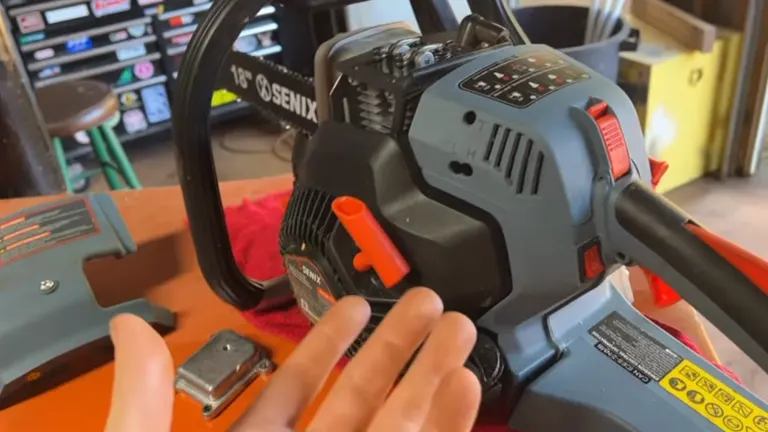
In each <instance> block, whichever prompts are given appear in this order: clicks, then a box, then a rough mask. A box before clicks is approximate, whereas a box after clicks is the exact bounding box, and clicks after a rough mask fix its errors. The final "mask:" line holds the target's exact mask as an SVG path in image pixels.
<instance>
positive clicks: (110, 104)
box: [35, 80, 120, 137]
mask: <svg viewBox="0 0 768 432" xmlns="http://www.w3.org/2000/svg"><path fill="white" fill-rule="evenodd" d="M35 95H36V97H37V103H38V105H39V106H40V111H42V114H43V119H44V120H45V125H46V127H47V128H48V133H49V134H50V135H51V136H54V137H65V136H71V135H74V134H75V133H77V132H79V131H82V130H88V129H92V128H94V127H97V126H99V125H101V124H103V123H104V122H106V121H107V120H109V119H110V118H111V117H112V116H113V115H115V113H116V112H117V110H118V109H119V108H120V103H119V102H118V100H117V97H116V96H115V95H114V93H112V89H111V88H110V86H109V85H107V84H105V83H102V82H98V81H89V80H83V81H69V82H62V83H58V84H52V85H49V86H45V87H43V88H40V89H38V90H37V91H36V92H35Z"/></svg>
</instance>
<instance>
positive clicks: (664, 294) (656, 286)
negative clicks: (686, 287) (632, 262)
mask: <svg viewBox="0 0 768 432" xmlns="http://www.w3.org/2000/svg"><path fill="white" fill-rule="evenodd" d="M641 269H642V270H643V273H644V274H645V278H646V279H648V285H649V286H650V288H651V293H652V294H653V303H654V304H655V305H656V306H658V307H660V308H665V307H670V306H672V305H674V304H675V303H677V302H679V301H680V299H681V297H680V294H678V293H677V291H675V290H674V289H672V287H671V286H669V285H667V283H666V282H664V280H663V279H662V278H660V277H659V276H658V275H656V273H653V272H652V271H650V270H648V269H646V268H643V267H641Z"/></svg>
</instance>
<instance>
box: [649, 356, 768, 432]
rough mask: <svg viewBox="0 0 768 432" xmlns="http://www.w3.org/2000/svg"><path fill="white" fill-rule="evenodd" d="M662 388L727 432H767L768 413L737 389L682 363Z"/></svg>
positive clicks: (692, 365) (663, 381)
mask: <svg viewBox="0 0 768 432" xmlns="http://www.w3.org/2000/svg"><path fill="white" fill-rule="evenodd" d="M661 387H663V388H664V389H665V390H667V391H668V392H669V393H671V394H672V395H673V396H675V397H677V398H678V399H679V400H680V401H681V402H683V403H684V404H686V405H688V406H689V407H691V408H692V409H693V410H695V411H696V412H698V413H699V414H701V415H702V416H704V417H706V418H707V420H709V421H711V422H712V423H713V424H714V425H716V426H717V427H719V428H720V429H721V430H723V431H726V432H768V413H766V411H765V410H763V409H762V408H760V407H758V406H757V405H755V404H753V403H752V402H750V401H749V400H747V399H746V398H745V397H743V396H742V395H741V394H739V391H738V390H736V389H733V388H731V387H729V386H728V385H726V384H725V383H723V382H722V381H720V380H718V379H717V378H715V377H713V376H712V375H710V374H709V373H707V372H706V371H704V370H703V369H701V368H700V367H699V366H697V365H695V364H694V363H692V362H690V361H688V360H683V361H682V362H681V363H680V364H679V365H677V367H676V368H674V369H673V370H672V371H671V372H670V373H669V374H667V375H666V376H665V377H664V378H663V379H662V380H661Z"/></svg>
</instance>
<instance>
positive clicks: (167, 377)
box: [105, 314, 174, 432]
mask: <svg viewBox="0 0 768 432" xmlns="http://www.w3.org/2000/svg"><path fill="white" fill-rule="evenodd" d="M109 333H110V335H111V337H112V343H113V344H114V346H115V378H114V382H113V385H112V405H111V407H110V412H109V418H108V420H107V427H106V429H105V431H106V432H145V431H146V432H168V431H170V430H171V418H172V414H173V396H174V388H173V378H174V371H173V360H172V359H171V353H170V351H168V347H167V346H166V345H165V341H164V340H163V338H162V337H161V336H160V335H159V334H158V333H157V332H155V330H154V329H153V328H152V327H151V326H150V325H149V324H147V323H146V322H145V321H144V320H143V319H141V318H139V317H137V316H135V315H128V314H121V315H118V316H116V317H114V318H113V319H112V321H111V322H110V325H109Z"/></svg>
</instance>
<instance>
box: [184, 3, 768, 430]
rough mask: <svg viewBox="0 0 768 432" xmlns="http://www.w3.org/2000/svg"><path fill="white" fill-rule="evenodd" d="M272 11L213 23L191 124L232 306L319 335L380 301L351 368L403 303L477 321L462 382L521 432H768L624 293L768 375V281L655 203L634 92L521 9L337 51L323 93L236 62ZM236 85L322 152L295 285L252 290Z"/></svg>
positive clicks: (724, 381)
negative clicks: (625, 275)
mask: <svg viewBox="0 0 768 432" xmlns="http://www.w3.org/2000/svg"><path fill="white" fill-rule="evenodd" d="M266 3H267V2H266V1H254V0H219V1H217V2H214V4H213V6H212V7H211V9H210V12H209V14H208V15H207V17H206V19H205V21H204V22H203V23H202V24H201V25H200V28H199V29H198V31H197V32H196V33H195V35H194V37H193V38H192V40H191V42H190V44H189V48H188V50H187V53H186V55H185V58H184V60H183V64H182V68H181V72H180V75H179V92H178V97H177V98H176V100H175V102H174V109H173V112H174V117H173V128H174V141H175V146H176V149H177V156H178V157H177V160H178V169H179V172H180V175H179V178H180V181H181V186H182V191H183V195H184V200H185V205H186V209H187V213H188V217H189V221H190V229H191V232H192V237H193V240H194V244H195V249H196V251H197V256H198V262H199V264H200V267H201V269H202V272H203V275H204V276H205V278H206V280H207V282H208V283H209V284H210V286H211V287H212V289H213V290H214V291H215V292H216V293H217V294H218V296H219V297H220V298H221V299H223V301H226V302H228V303H229V304H231V305H233V306H235V307H236V308H238V309H241V310H250V309H253V308H259V307H264V305H265V304H270V302H271V301H274V300H275V298H276V297H275V295H274V293H278V292H281V290H282V289H290V291H291V292H292V294H293V296H294V297H295V299H296V302H297V303H298V305H299V306H300V307H301V309H302V310H303V311H304V313H305V314H306V315H307V317H308V318H309V320H310V321H312V322H316V321H317V320H319V319H320V318H321V317H322V316H323V314H324V313H325V312H326V311H327V310H328V309H329V308H330V307H331V306H332V305H333V303H334V302H335V301H336V300H337V299H339V298H341V297H343V296H346V295H358V296H362V297H364V298H365V299H366V300H367V301H368V302H369V303H370V305H371V309H372V311H373V318H372V319H371V321H370V323H369V324H368V326H367V327H366V329H365V330H364V331H363V333H362V334H361V335H360V337H359V338H358V340H357V341H356V342H355V344H354V345H353V346H352V347H351V348H350V352H349V354H350V355H354V354H355V352H356V351H357V349H358V348H359V347H360V345H361V344H362V343H364V342H365V340H366V338H367V337H368V336H369V335H370V334H371V333H372V332H373V331H374V330H375V328H376V326H377V324H378V323H379V322H380V321H381V319H382V317H383V316H385V315H386V313H387V311H388V310H389V309H390V308H391V307H392V306H393V305H394V304H395V302H397V300H398V298H400V297H401V296H402V295H403V293H405V292H406V291H408V290H409V289H411V288H412V287H415V286H428V287H430V288H432V289H433V290H434V291H435V292H436V293H437V294H438V295H439V296H440V297H441V298H442V300H443V303H444V305H445V308H446V310H454V311H459V312H461V313H463V314H465V315H467V316H468V317H470V318H471V319H472V320H473V321H474V322H475V324H476V326H477V328H478V341H477V344H476V347H475V349H474V350H473V353H472V355H471V356H470V358H469V360H468V363H467V367H468V368H469V369H470V370H472V371H473V372H474V373H475V374H476V375H477V376H478V379H479V380H480V382H481V384H482V387H483V398H484V407H491V408H490V410H491V411H493V412H497V413H499V412H501V413H503V414H504V421H506V422H507V424H508V425H509V426H510V427H511V428H512V429H515V430H524V431H527V432H539V431H555V430H568V431H590V432H595V431H658V430H670V431H688V430H704V431H736V432H738V431H745V432H749V431H754V432H759V431H768V405H767V404H766V403H765V402H763V401H761V400H760V399H759V398H757V397H756V396H755V395H753V394H752V393H750V392H749V391H748V390H746V389H744V388H743V387H742V386H741V385H740V384H738V383H736V382H735V381H734V380H733V379H732V378H730V377H729V376H727V375H726V374H724V373H723V372H721V371H720V370H719V369H717V368H715V367H713V366H712V365H710V364H709V363H708V362H707V361H706V360H704V359H702V358H701V357H699V356H698V355H697V354H696V353H694V352H693V351H691V350H690V349H688V348H687V347H685V346H684V345H682V344H681V343H680V342H678V341H677V340H676V339H674V338H673V337H671V336H670V335H668V334H667V333H666V332H664V331H663V330H662V329H660V328H659V327H657V326H656V325H655V324H654V323H652V322H651V321H650V320H648V319H647V318H645V317H644V316H643V315H641V314H640V313H639V312H637V311H636V310H635V309H634V308H633V307H632V306H631V304H630V303H629V302H628V301H627V300H626V299H625V298H624V297H623V296H622V295H621V294H620V293H619V292H618V291H617V290H616V288H615V287H614V286H613V284H612V283H611V282H610V281H609V279H608V277H609V276H610V275H611V274H612V273H613V272H615V271H617V269H619V268H621V267H622V266H630V267H631V266H641V267H642V268H644V269H647V270H648V271H650V272H653V274H655V275H657V276H658V277H660V278H661V279H663V280H664V281H665V282H666V283H668V284H669V285H670V286H672V287H674V289H675V290H676V291H677V293H679V295H680V296H681V297H682V298H683V299H685V300H686V301H688V302H689V303H690V304H691V305H693V306H694V307H695V308H696V309H697V310H698V311H699V312H700V313H701V314H703V315H704V316H705V317H706V318H707V319H709V320H710V321H711V322H712V323H713V324H714V325H715V326H717V327H718V328H719V329H720V330H722V331H723V332H724V333H725V334H726V335H727V336H728V337H729V338H730V339H731V340H732V341H733V342H734V343H736V345H738V346H739V347H740V348H741V349H742V350H743V351H744V352H745V353H746V354H747V355H748V356H749V357H751V358H752V359H753V360H754V361H755V362H756V363H757V364H758V365H760V367H762V368H763V369H764V370H768V326H766V325H764V323H762V319H761V318H762V317H763V316H765V314H766V312H768V296H766V293H767V292H768V265H767V264H766V263H765V262H763V261H762V260H761V259H759V258H758V257H756V256H754V255H752V254H750V253H749V252H746V251H744V250H742V249H740V248H739V247H737V246H735V245H733V244H732V243H730V242H728V241H726V240H724V239H722V238H720V237H718V236H716V235H715V234H713V233H711V232H709V231H707V230H706V229H705V228H704V227H702V226H701V225H700V224H699V223H697V222H696V221H695V220H694V219H693V218H691V217H690V216H689V215H686V214H685V213H684V212H683V211H681V210H680V209H678V208H676V207H675V206H674V205H672V204H671V203H669V202H668V201H667V200H666V199H665V198H663V197H662V196H660V195H658V194H657V193H655V192H654V190H653V187H652V183H654V182H655V181H657V180H658V178H659V177H660V176H661V175H662V174H663V171H664V169H665V165H664V164H663V163H661V162H657V161H654V160H651V159H649V157H648V155H647V154H646V150H645V146H644V140H643V135H642V131H641V126H640V122H639V120H638V117H637V114H636V111H635V109H634V107H633V105H632V103H631V101H630V99H629V98H628V97H627V95H626V94H625V93H624V92H623V91H622V90H621V89H620V88H619V87H618V86H616V85H615V84H614V83H613V82H611V81H609V80H608V79H606V78H604V77H602V76H600V75H599V74H597V73H596V72H594V71H593V70H591V69H589V68H588V67H586V66H585V65H583V64H580V63H578V62H576V61H574V60H573V59H571V58H569V57H568V56H566V55H564V54H562V53H560V52H558V51H556V50H554V49H552V48H549V47H547V46H542V45H534V44H531V43H530V42H529V41H528V38H527V37H526V36H525V34H524V32H523V31H522V30H521V29H520V27H519V25H518V24H517V22H516V21H515V19H514V15H513V14H512V12H511V11H510V10H509V9H508V8H507V7H506V5H505V2H503V1H498V2H488V1H486V2H482V3H483V4H484V5H485V6H487V10H486V11H484V12H485V13H484V14H483V15H480V14H472V15H470V16H468V17H466V18H464V19H463V20H462V21H461V23H460V25H458V28H457V29H455V30H454V31H450V30H448V31H445V32H439V33H436V34H424V35H422V34H420V33H419V32H417V31H415V30H413V29H412V28H411V27H410V26H409V25H407V24H405V23H391V24H387V25H382V26H377V27H373V28H367V29H362V30H358V31H355V32H351V33H347V34H342V35H339V36H337V37H335V38H333V39H331V40H329V41H327V42H325V43H324V44H323V45H322V46H321V47H320V49H319V50H318V52H317V55H316V57H315V76H314V79H313V80H309V79H306V78H304V77H301V76H298V75H296V74H293V73H291V72H290V71H287V70H285V69H281V68H280V67H277V66H273V65H268V64H267V63H266V62H264V61H263V60H258V59H256V60H252V59H250V58H247V57H245V56H237V55H236V53H230V47H231V46H232V43H233V42H234V41H235V39H236V38H237V35H238V33H239V31H240V25H241V24H242V23H243V21H244V19H245V18H246V17H248V16H251V15H252V14H255V13H256V12H257V11H258V10H259V9H260V8H261V7H263V6H264V5H265V4H266ZM420 3H421V2H420ZM423 3H429V2H423ZM472 3H473V2H470V5H472ZM473 11H475V12H477V10H476V9H473ZM482 16H486V17H490V18H491V19H490V20H489V19H486V18H483V17H482ZM222 79H223V80H224V81H226V82H227V83H228V85H229V86H230V87H229V88H231V89H232V90H233V91H235V92H237V93H238V94H239V95H240V96H241V97H242V98H243V99H245V100H248V101H250V102H252V103H253V104H254V105H255V106H257V107H259V108H260V109H262V110H264V111H266V112H269V113H271V114H272V115H274V116H275V117H276V118H278V119H280V120H282V121H285V122H287V123H289V124H291V125H292V126H293V127H295V128H297V129H299V130H301V131H302V132H303V133H304V134H306V136H307V137H308V139H307V140H306V141H304V142H303V144H302V145H297V146H296V147H295V148H294V154H293V158H294V161H293V169H294V173H293V174H294V177H295V181H294V188H293V191H292V194H291V196H290V199H289V201H288V203H287V208H286V212H285V217H284V220H283V224H282V228H281V232H280V236H279V242H280V251H281V254H282V256H283V262H284V265H285V268H286V276H285V277H284V278H280V279H278V280H274V281H252V280H249V279H247V278H245V277H244V276H243V275H242V274H241V273H240V272H239V270H238V269H237V266H236V264H235V262H234V260H233V258H232V253H231V248H230V244H229V241H228V236H227V230H226V227H225V224H224V217H223V210H222V207H221V200H220V196H219V190H218V184H217V179H216V174H215V170H214V167H213V160H212V153H211V145H210V131H209V128H208V116H209V113H210V94H211V93H212V92H213V90H214V89H215V88H216V86H217V85H218V83H220V82H221V80H222Z"/></svg>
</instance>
